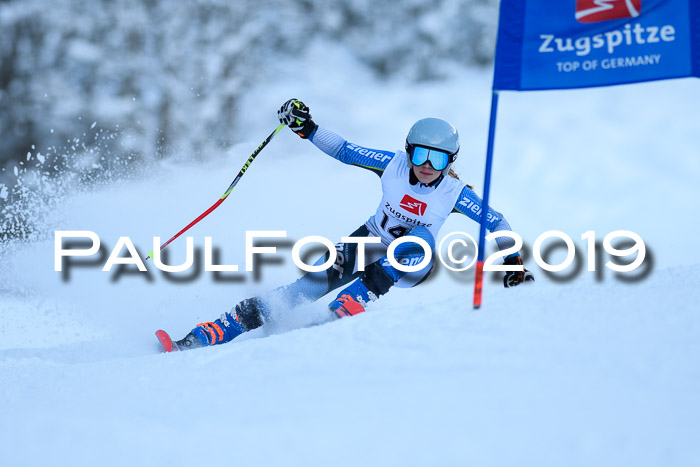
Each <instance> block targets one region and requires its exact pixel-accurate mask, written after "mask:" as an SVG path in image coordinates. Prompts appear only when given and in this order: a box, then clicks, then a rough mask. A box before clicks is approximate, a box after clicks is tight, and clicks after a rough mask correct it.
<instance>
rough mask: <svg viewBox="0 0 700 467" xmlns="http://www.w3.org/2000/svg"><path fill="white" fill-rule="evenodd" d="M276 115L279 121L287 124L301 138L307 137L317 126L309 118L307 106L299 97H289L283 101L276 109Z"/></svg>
mask: <svg viewBox="0 0 700 467" xmlns="http://www.w3.org/2000/svg"><path fill="white" fill-rule="evenodd" d="M277 117H278V118H279V119H280V123H282V124H284V125H287V126H288V127H289V129H290V130H292V131H293V132H294V133H296V134H298V135H299V136H301V137H302V138H303V139H308V137H309V136H311V133H313V131H314V130H315V129H316V127H317V125H316V124H315V123H314V121H313V120H311V114H310V113H309V107H308V106H307V105H306V104H304V103H303V102H302V101H300V100H299V99H289V100H288V101H287V102H285V103H284V104H283V105H282V107H280V109H279V110H278V111H277Z"/></svg>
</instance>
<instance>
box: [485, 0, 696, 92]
mask: <svg viewBox="0 0 700 467" xmlns="http://www.w3.org/2000/svg"><path fill="white" fill-rule="evenodd" d="M688 76H698V77H700V1H699V0H501V12H500V20H499V26H498V42H497V47H496V63H495V71H494V84H493V88H494V89H496V90H541V89H566V88H582V87H590V86H608V85H613V84H625V83H634V82H639V81H651V80H658V79H669V78H683V77H688Z"/></svg>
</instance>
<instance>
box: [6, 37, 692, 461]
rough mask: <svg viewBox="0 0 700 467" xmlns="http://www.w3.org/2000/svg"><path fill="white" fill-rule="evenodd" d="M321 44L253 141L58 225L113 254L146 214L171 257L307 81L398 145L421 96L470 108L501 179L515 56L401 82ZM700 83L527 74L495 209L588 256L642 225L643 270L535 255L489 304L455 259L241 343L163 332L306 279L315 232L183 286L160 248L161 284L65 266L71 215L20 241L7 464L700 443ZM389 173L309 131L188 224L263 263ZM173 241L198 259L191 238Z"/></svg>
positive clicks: (490, 288) (315, 107) (345, 121)
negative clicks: (523, 279) (548, 265)
mask: <svg viewBox="0 0 700 467" xmlns="http://www.w3.org/2000/svg"><path fill="white" fill-rule="evenodd" d="M318 47H319V46H318V45H317V46H316V48H315V49H313V50H311V51H310V53H309V54H308V55H306V56H305V57H300V58H299V59H298V60H300V61H302V63H303V65H305V67H304V68H303V69H304V71H303V73H302V74H301V75H295V76H294V79H288V78H286V77H285V75H284V73H283V72H282V71H283V70H284V69H285V64H282V65H281V66H280V75H279V79H275V80H265V81H264V82H261V83H260V84H259V85H258V86H257V87H256V88H255V89H254V90H253V91H252V92H250V93H248V94H247V96H246V98H245V99H244V100H243V101H242V102H241V103H240V106H239V108H238V109H237V110H238V111H239V112H242V113H244V114H245V115H246V117H247V118H246V119H245V120H244V121H242V122H241V123H240V124H239V125H238V126H237V127H236V128H232V129H231V131H232V133H233V134H234V135H236V139H237V140H239V141H241V142H240V144H237V145H236V146H234V147H232V148H230V150H229V151H227V152H225V153H224V152H222V153H221V154H220V155H218V156H215V157H213V158H212V160H211V161H208V162H205V163H196V162H194V161H192V162H186V159H187V157H186V155H182V157H181V158H180V159H181V160H182V161H183V162H177V163H176V162H172V161H165V162H162V163H161V164H159V165H155V166H153V167H152V168H151V169H150V170H149V171H148V173H144V174H143V177H142V178H141V179H138V180H132V181H128V182H122V183H114V184H113V185H110V186H107V187H103V188H100V189H98V190H93V191H88V192H79V193H78V194H75V195H70V196H66V198H65V199H64V200H62V201H61V203H60V208H58V209H57V210H56V211H55V212H54V213H53V216H52V217H53V218H54V219H52V220H51V223H52V224H51V225H53V229H54V230H91V231H94V232H96V233H97V234H98V235H99V236H100V238H101V240H102V242H103V244H104V245H105V246H106V247H107V248H108V250H107V251H108V252H109V250H110V249H111V248H112V247H113V246H114V245H115V244H116V241H117V239H118V238H119V237H120V236H129V237H130V238H131V239H132V240H133V241H134V243H135V244H136V246H137V247H138V249H139V252H140V253H141V255H142V257H145V255H146V253H147V252H148V251H149V250H150V249H151V242H152V237H153V236H160V237H161V238H162V239H163V240H166V239H167V238H170V236H172V235H173V234H174V233H175V232H177V231H178V230H179V229H181V228H182V227H184V226H185V225H186V224H187V223H189V222H190V221H191V220H192V219H194V218H195V217H196V216H197V215H199V214H200V213H201V212H203V211H204V210H205V209H206V208H208V207H209V206H210V205H211V204H213V203H214V202H215V201H216V200H217V199H218V198H219V197H220V196H221V195H222V193H223V192H224V191H225V189H226V187H227V186H228V185H229V183H230V182H231V180H232V179H233V178H234V176H235V175H236V173H237V172H238V170H239V169H240V167H241V166H242V165H243V163H244V162H245V161H246V159H247V158H248V156H249V155H250V153H251V152H252V151H253V150H254V149H255V148H256V147H257V146H258V144H259V143H260V142H261V141H262V140H263V139H264V138H265V136H267V135H268V134H269V133H270V132H271V131H272V130H273V129H274V128H275V127H276V125H277V119H276V110H277V109H278V108H279V106H280V105H281V104H282V103H283V102H284V101H285V100H286V99H288V98H290V97H297V98H300V99H303V100H304V101H305V102H306V103H307V104H308V105H309V106H310V108H311V111H312V114H313V117H314V119H315V120H316V121H317V122H318V123H319V124H321V125H323V126H325V127H327V128H329V129H332V130H334V131H336V132H338V133H339V134H341V135H343V136H344V137H345V138H347V139H348V140H349V141H352V142H355V143H358V144H360V145H364V146H368V147H372V148H379V149H388V150H393V149H399V148H401V147H402V146H403V142H404V138H405V134H406V132H407V131H408V129H409V127H410V125H411V124H412V123H413V122H414V121H415V120H417V119H419V118H422V117H426V116H437V117H442V118H445V119H447V120H449V121H451V122H453V123H454V124H455V125H456V127H457V128H458V130H459V131H460V134H461V140H462V149H461V152H460V155H459V159H458V161H457V163H456V169H457V172H458V173H460V175H461V178H462V179H464V180H466V181H468V182H470V183H471V184H473V185H475V189H476V191H477V193H480V194H481V193H482V189H483V165H484V157H485V148H486V136H487V127H488V115H489V106H490V84H491V75H490V73H489V72H486V71H471V70H462V69H455V70H453V71H452V78H451V79H450V80H448V81H439V82H432V83H422V84H412V83H408V82H403V81H401V80H400V79H393V80H391V81H378V80H376V79H375V78H374V77H373V76H372V75H371V74H370V73H369V72H367V71H365V69H364V68H363V67H362V65H361V64H359V63H356V62H353V58H352V56H350V55H349V54H347V53H344V52H343V50H333V51H331V52H332V53H330V54H329V51H327V50H325V51H323V53H322V54H321V53H320V52H321V51H320V50H319V49H318ZM319 56H326V57H328V56H330V57H331V58H330V59H328V60H323V61H322V60H319V59H318V57H319ZM287 69H288V68H287ZM297 69H300V68H297ZM698 102H700V84H699V83H698V81H696V80H692V79H689V80H675V81H666V82H656V83H646V84H638V85H632V86H619V87H611V88H599V89H589V90H579V91H559V92H537V93H522V94H518V93H503V94H502V95H501V102H500V109H499V116H498V129H497V140H496V151H495V163H494V170H493V184H492V205H493V206H494V207H495V208H496V209H497V210H499V211H501V212H502V213H503V214H504V215H505V216H506V218H507V219H508V220H509V222H510V224H511V225H512V227H513V229H514V230H515V231H517V232H518V233H520V234H521V235H522V236H523V238H524V239H525V242H526V244H528V245H529V246H532V243H533V242H534V240H535V238H537V236H538V235H540V234H542V233H544V232H545V231H547V230H550V229H556V230H561V231H563V232H565V233H567V234H568V235H569V236H571V237H572V238H573V239H574V241H575V243H576V244H577V245H578V246H579V247H580V250H579V251H578V253H577V254H578V255H579V256H581V255H585V254H586V253H585V252H586V248H585V246H586V245H585V242H584V241H583V240H581V235H582V234H583V233H584V232H587V231H589V230H594V231H595V232H596V238H598V239H599V240H602V238H603V237H604V236H605V235H606V234H607V233H609V232H612V231H614V230H619V229H624V230H632V231H634V232H636V233H637V234H639V235H640V236H641V237H642V238H643V239H644V240H645V242H646V244H647V247H648V249H649V250H650V252H651V253H652V256H653V265H652V271H651V273H650V274H649V275H648V277H647V278H646V279H645V280H641V281H635V282H632V283H628V282H624V281H621V280H619V279H618V278H616V277H615V275H614V274H613V273H612V271H610V270H607V269H604V270H603V272H602V276H603V277H602V280H596V278H595V276H596V274H595V273H592V272H588V271H586V269H585V267H584V268H583V269H582V270H581V271H580V272H579V273H578V274H576V275H575V277H574V278H573V279H571V280H569V281H566V282H563V283H559V282H557V281H554V280H547V278H546V276H545V275H544V274H543V272H542V271H541V270H540V269H539V268H538V267H537V266H536V265H535V264H534V261H532V260H529V261H528V263H527V265H526V266H527V267H528V268H529V269H530V270H532V271H533V272H534V274H535V276H536V278H537V281H536V282H535V283H534V284H532V285H529V286H523V287H517V288H515V289H508V290H506V289H504V288H503V287H502V286H501V285H500V284H499V283H498V282H497V281H492V280H487V282H486V288H485V292H484V305H483V307H482V308H481V309H480V310H478V311H473V310H472V307H471V299H472V288H473V286H472V282H471V277H472V275H471V274H466V275H465V274H462V275H455V274H448V272H447V271H446V270H445V269H440V270H438V271H437V272H436V273H435V277H434V278H433V279H431V280H430V281H429V282H428V283H426V284H423V285H421V286H419V287H417V288H414V289H410V290H405V289H400V290H392V291H391V292H390V293H389V294H388V295H387V296H385V297H383V298H382V299H381V300H380V301H379V302H377V303H375V304H372V305H371V306H370V307H369V309H368V311H367V312H366V313H364V314H363V315H360V316H357V317H353V318H351V319H343V320H338V321H333V322H327V323H325V324H321V325H314V324H315V323H317V322H319V321H322V320H323V318H324V316H325V307H326V305H327V303H328V302H329V301H330V299H331V298H332V296H331V295H329V296H327V297H326V298H324V299H322V300H320V301H319V302H317V303H314V304H309V305H306V306H303V307H301V308H300V309H296V310H280V311H279V313H278V317H277V321H276V322H274V323H271V324H270V325H268V326H266V327H265V328H263V329H260V330H256V331H254V332H252V333H249V334H248V335H244V336H241V337H240V338H239V339H237V340H236V341H234V342H232V343H230V344H227V345H223V346H217V347H213V348H206V349H199V350H195V351H191V352H181V353H174V354H163V353H160V351H159V346H158V344H157V342H156V340H155V337H154V335H153V332H154V331H155V330H156V329H159V328H163V329H166V330H168V331H169V332H170V333H171V335H173V336H174V337H176V338H180V337H182V336H183V335H184V334H186V333H187V332H188V331H189V330H190V329H191V327H193V325H195V324H197V323H199V322H202V321H210V320H213V319H215V318H217V317H218V316H219V315H220V314H221V313H223V312H225V311H227V310H229V309H230V308H231V307H232V306H233V305H234V304H235V303H236V302H237V301H239V300H241V299H243V298H246V297H250V296H253V295H255V294H257V293H261V292H263V291H265V290H268V289H270V288H272V287H275V286H278V285H281V284H284V283H287V282H291V281H292V280H294V279H296V278H297V277H298V276H299V272H298V270H297V269H296V268H295V267H294V265H293V264H292V263H291V259H290V258H291V249H289V248H286V249H284V248H282V249H280V251H279V253H278V257H280V258H283V261H282V264H265V265H263V266H262V269H261V276H262V279H261V280H259V281H256V280H254V278H253V275H252V274H251V273H245V272H241V273H239V274H238V275H237V276H236V277H238V278H239V280H238V281H229V282H216V281H214V280H213V277H212V274H211V273H202V274H201V275H200V276H198V277H197V278H196V279H194V280H190V281H186V282H182V283H173V282H170V281H168V280H166V278H165V277H164V275H163V274H162V273H160V272H159V271H157V270H154V268H153V265H152V264H151V263H148V266H149V269H151V271H150V273H149V274H148V276H150V280H148V279H147V278H146V275H144V274H136V273H133V274H123V275H121V276H119V277H117V278H116V279H115V276H114V274H113V273H107V272H101V270H100V269H101V266H102V264H95V265H93V266H90V267H82V268H73V269H71V276H70V280H63V279H62V275H61V273H59V272H55V271H54V267H53V265H54V244H53V239H52V236H47V237H46V240H45V241H41V242H34V243H29V244H26V243H25V244H17V245H13V246H12V247H11V248H10V249H9V250H8V251H7V252H6V254H5V256H4V258H3V265H2V274H1V275H2V283H3V287H2V292H0V293H1V294H2V295H0V453H1V454H0V457H1V458H2V465H5V466H20V465H22V466H24V465H31V466H35V465H72V466H88V465H108V466H111V465H122V466H123V465H144V466H160V465H163V466H169V465H215V466H218V465H334V466H356V465H382V466H386V465H397V466H410V465H416V466H424V465H441V466H442V465H495V466H523V465H529V466H579V465H580V466H602V465H608V466H622V465H627V466H691V465H700V447H698V446H699V444H698V433H700V410H699V407H698V403H699V400H698V399H699V394H700V358H699V356H700V320H699V318H698V313H699V312H698V308H699V307H698V303H699V302H700V292H699V291H698V290H699V286H698V276H699V274H700V258H699V256H698V242H700V233H698V232H699V229H698V227H700V221H698V206H699V205H700V190H699V189H698V183H699V182H700V157H699V156H700V144H699V142H700V124H699V123H698V122H700V110H699V108H698ZM380 193H381V190H380V185H379V181H378V179H377V177H376V176H375V175H374V174H372V173H370V172H368V171H364V170H362V169H359V168H355V167H350V166H345V165H342V164H340V163H338V162H337V161H335V160H333V159H331V158H329V157H328V156H326V155H324V154H323V153H321V152H320V151H318V150H317V149H316V148H315V147H314V146H313V145H312V144H310V143H309V142H306V141H302V140H300V139H299V138H297V137H296V136H295V135H293V134H292V133H291V132H289V131H288V130H286V129H285V130H283V132H281V133H280V134H278V135H277V136H276V137H275V138H274V139H273V141H272V142H271V143H270V144H269V146H268V147H267V148H266V149H264V151H263V152H262V153H261V154H260V156H259V157H258V159H256V160H255V162H254V163H253V164H252V166H251V167H250V169H249V170H248V172H247V173H246V174H245V176H244V177H243V179H242V180H241V182H240V183H239V185H238V186H237V187H236V188H235V189H234V191H233V193H232V194H231V196H230V197H229V198H228V199H227V200H226V201H225V202H224V204H223V205H222V206H220V207H219V208H218V209H217V210H216V211H215V212H214V213H213V214H211V215H210V216H209V217H207V218H206V219H205V220H203V221H202V222H201V223H200V224H198V225H197V226H196V227H194V228H193V229H192V230H191V231H190V232H188V235H191V236H193V237H195V243H196V244H197V245H199V246H201V245H203V239H204V237H205V236H211V237H213V239H214V244H215V246H217V247H218V248H219V249H220V250H221V258H220V262H221V263H224V264H238V265H240V267H241V270H243V267H244V238H245V237H244V235H245V231H246V230H286V231H287V232H288V237H289V238H290V239H294V240H298V239H300V238H302V237H304V236H306V235H322V236H325V237H327V238H329V239H331V240H332V241H337V240H338V239H339V238H340V237H341V236H343V235H348V234H349V233H351V232H352V231H353V230H354V229H355V228H356V227H357V226H359V225H360V224H362V223H363V222H364V221H365V220H366V219H367V217H368V216H369V215H370V214H371V213H373V212H374V209H375V208H376V203H377V202H378V200H379V198H380ZM455 230H464V231H466V232H469V233H471V234H472V235H474V236H476V234H477V233H478V229H477V225H476V224H475V223H474V222H472V221H469V220H468V219H466V218H464V217H463V216H459V215H454V216H451V218H450V220H449V221H448V223H447V224H446V226H445V227H444V229H443V231H442V233H443V235H444V234H446V233H448V232H451V231H455ZM168 250H169V251H170V253H171V262H172V263H174V264H175V263H177V262H178V261H182V260H183V259H184V251H185V241H184V238H180V239H178V240H177V241H175V242H174V243H173V244H171V245H170V246H169V247H168ZM123 253H124V252H123ZM599 254H601V255H605V253H602V252H599ZM580 259H581V260H582V261H583V263H584V266H585V264H586V263H585V261H586V257H585V256H581V258H580ZM608 259H609V257H607V256H604V261H607V260H608ZM553 262H556V261H554V260H553ZM133 270H134V268H131V269H130V271H132V272H133ZM566 272H567V271H564V273H566ZM231 276H232V275H231V274H229V275H227V277H231ZM465 276H466V277H465Z"/></svg>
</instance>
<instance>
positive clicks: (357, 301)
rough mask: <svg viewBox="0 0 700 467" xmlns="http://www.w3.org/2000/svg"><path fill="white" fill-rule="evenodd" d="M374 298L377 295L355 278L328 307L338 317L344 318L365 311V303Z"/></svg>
mask: <svg viewBox="0 0 700 467" xmlns="http://www.w3.org/2000/svg"><path fill="white" fill-rule="evenodd" d="M376 299H377V295H375V294H374V293H373V292H372V291H371V290H369V289H368V288H367V286H366V285H365V284H364V283H363V282H362V280H361V279H357V280H356V281H355V282H353V283H352V284H350V285H349V286H347V287H345V288H344V289H343V290H342V291H341V292H340V293H339V294H338V297H336V299H335V300H333V301H332V302H331V303H330V305H328V308H329V309H330V310H331V311H332V312H333V313H334V314H335V315H336V316H338V317H339V318H344V317H346V316H354V315H357V314H360V313H362V312H363V311H365V305H366V304H367V303H369V302H373V301H375V300H376Z"/></svg>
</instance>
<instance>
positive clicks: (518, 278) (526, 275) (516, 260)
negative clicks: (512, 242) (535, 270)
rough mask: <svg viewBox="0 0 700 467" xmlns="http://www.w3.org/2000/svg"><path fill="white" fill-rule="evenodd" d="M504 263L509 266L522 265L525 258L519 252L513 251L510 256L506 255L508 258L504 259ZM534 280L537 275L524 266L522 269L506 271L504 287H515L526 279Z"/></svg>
mask: <svg viewBox="0 0 700 467" xmlns="http://www.w3.org/2000/svg"><path fill="white" fill-rule="evenodd" d="M503 264H504V265H507V266H514V265H518V266H522V265H523V260H522V258H521V257H520V255H519V254H517V253H513V254H512V255H510V256H506V259H505V260H504V261H503ZM534 280H535V276H533V275H532V273H531V272H530V271H528V270H527V269H525V268H523V270H522V271H506V275H505V277H503V287H515V286H516V285H518V284H521V283H523V282H525V281H534Z"/></svg>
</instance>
